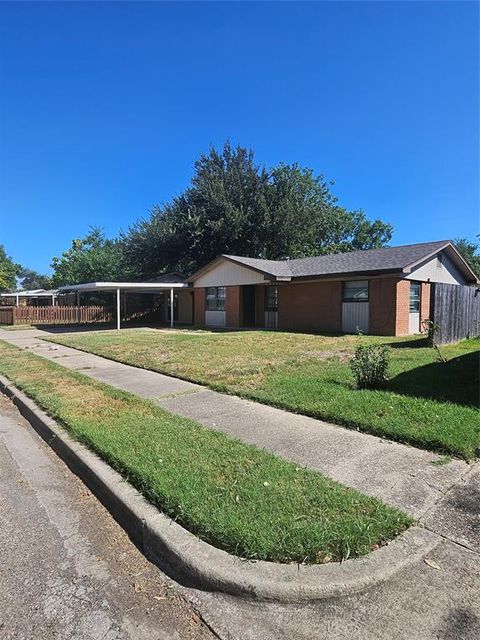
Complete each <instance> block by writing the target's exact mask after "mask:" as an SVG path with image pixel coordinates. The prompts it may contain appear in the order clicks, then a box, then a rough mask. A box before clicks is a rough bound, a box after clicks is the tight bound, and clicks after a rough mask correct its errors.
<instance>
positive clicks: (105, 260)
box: [51, 227, 123, 287]
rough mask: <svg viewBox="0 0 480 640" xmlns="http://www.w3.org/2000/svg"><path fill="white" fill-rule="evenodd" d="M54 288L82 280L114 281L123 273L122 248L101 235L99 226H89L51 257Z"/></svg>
mask: <svg viewBox="0 0 480 640" xmlns="http://www.w3.org/2000/svg"><path fill="white" fill-rule="evenodd" d="M51 266H52V268H53V275H52V279H51V284H52V286H54V287H58V286H62V285H69V284H79V283H82V282H94V281H107V280H118V279H119V278H121V277H122V275H123V262H122V248H121V246H120V244H119V242H117V241H116V240H109V239H108V238H106V237H105V234H104V233H103V231H102V229H100V228H98V227H92V228H91V230H90V232H89V233H88V234H87V235H86V236H85V237H84V238H79V239H75V240H73V242H72V245H71V247H70V248H69V249H67V251H64V252H63V253H62V255H61V256H60V257H55V258H53V259H52V265H51Z"/></svg>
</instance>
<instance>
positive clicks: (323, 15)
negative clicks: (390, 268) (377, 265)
mask: <svg viewBox="0 0 480 640" xmlns="http://www.w3.org/2000/svg"><path fill="white" fill-rule="evenodd" d="M0 24H1V27H0V28H1V72H0V73H1V77H0V80H1V91H2V94H1V111H0V126H1V151H0V172H1V173H0V216H1V217H0V242H1V243H3V244H4V245H5V247H6V249H7V252H8V253H9V254H10V255H11V256H12V257H14V258H15V259H16V260H17V261H19V262H21V263H22V264H24V265H26V266H29V267H30V268H34V269H36V270H40V271H47V270H48V267H49V263H50V259H51V257H52V256H53V255H58V254H59V253H60V252H61V251H63V250H64V249H66V248H67V247H68V245H69V244H70V241H71V239H72V238H74V237H80V236H82V235H83V234H85V233H86V231H87V230H88V227H89V226H90V225H100V226H103V227H105V230H106V232H107V233H108V234H109V235H114V234H116V233H117V232H118V231H119V230H120V229H122V228H123V229H126V228H127V227H128V226H129V224H131V223H132V222H133V221H134V220H135V219H137V218H139V217H142V216H145V215H146V214H147V211H148V209H149V208H150V207H151V206H152V205H153V204H155V203H161V202H165V201H167V200H168V199H169V198H171V197H172V196H173V195H175V194H177V193H179V192H180V191H181V190H182V189H183V188H184V187H185V186H186V185H187V183H188V181H189V179H190V176H191V174H192V165H193V162H194V160H195V159H196V158H197V157H198V155H199V154H200V153H201V152H202V151H206V150H207V149H208V147H209V145H210V144H211V143H213V144H215V145H221V144H222V143H223V141H224V140H225V139H226V138H230V140H231V141H232V142H234V143H237V142H238V143H240V144H242V145H245V146H251V147H252V148H253V149H254V150H255V152H256V157H257V160H258V161H262V162H264V163H266V164H267V165H269V164H273V163H277V162H280V161H283V162H294V161H298V162H299V163H300V164H302V165H305V166H308V167H312V168H313V169H314V170H315V171H316V172H318V173H323V174H324V175H325V176H326V177H327V178H329V179H334V180H335V186H334V192H335V193H336V195H338V196H339V198H340V202H341V203H342V204H343V205H344V206H346V207H350V208H362V209H364V210H365V212H366V213H367V215H368V216H370V217H380V218H382V219H384V220H387V221H390V222H391V223H393V224H394V226H395V234H394V238H393V243H394V244H404V243H409V242H421V241H426V240H434V239H443V238H451V237H455V236H460V235H465V236H470V237H472V238H473V237H474V235H475V234H476V233H477V229H478V207H479V193H478V189H479V186H478V182H479V160H478V143H479V121H478V109H479V103H478V71H479V70H478V47H479V43H478V4H476V3H474V2H470V3H463V2H451V3H450V2H425V3H420V2H404V3H396V2H387V1H385V2H376V3H366V2H354V3H347V2H326V3H313V2H310V3H305V4H304V3H300V2H292V3H286V2H282V3H272V2H269V3H259V4H257V3H254V2H245V3H241V4H236V3H231V2H225V3H202V2H195V3H192V4H190V3H181V2H180V3H160V2H150V3H141V2H135V3H126V2H122V3H111V2H105V3H98V4H97V3H69V2H62V3H42V2H40V3H32V4H29V3H23V2H19V3H1V5H0Z"/></svg>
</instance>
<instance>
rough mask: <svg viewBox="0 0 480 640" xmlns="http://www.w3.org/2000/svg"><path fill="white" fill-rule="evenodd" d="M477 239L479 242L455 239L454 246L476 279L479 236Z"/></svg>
mask: <svg viewBox="0 0 480 640" xmlns="http://www.w3.org/2000/svg"><path fill="white" fill-rule="evenodd" d="M477 239H478V241H479V242H471V241H470V240H468V238H456V239H455V246H456V247H457V249H458V250H459V251H460V253H461V254H462V256H463V257H464V258H465V260H466V261H467V262H468V264H469V265H470V266H471V268H472V271H473V272H474V273H475V275H476V276H477V278H478V277H480V244H479V243H480V234H479V235H477Z"/></svg>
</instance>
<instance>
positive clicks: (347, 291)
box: [342, 280, 368, 302]
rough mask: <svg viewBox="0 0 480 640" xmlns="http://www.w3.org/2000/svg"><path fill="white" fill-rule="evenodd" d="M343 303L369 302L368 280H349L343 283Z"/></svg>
mask: <svg viewBox="0 0 480 640" xmlns="http://www.w3.org/2000/svg"><path fill="white" fill-rule="evenodd" d="M342 301H343V302H368V280H349V281H347V282H344V283H343V290H342Z"/></svg>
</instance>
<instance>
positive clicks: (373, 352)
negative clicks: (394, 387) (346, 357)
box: [350, 344, 390, 389]
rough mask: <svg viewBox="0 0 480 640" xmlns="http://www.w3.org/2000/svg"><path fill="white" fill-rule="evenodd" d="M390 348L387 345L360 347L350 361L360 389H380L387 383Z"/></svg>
mask: <svg viewBox="0 0 480 640" xmlns="http://www.w3.org/2000/svg"><path fill="white" fill-rule="evenodd" d="M389 362H390V348H389V347H387V346H385V345H374V344H372V345H360V346H358V347H357V348H356V349H355V355H354V356H353V358H352V359H351V361H350V367H351V368H352V372H353V375H354V376H355V381H356V383H357V387H358V388H359V389H378V388H379V387H381V386H382V385H384V384H385V382H386V381H387V376H388V365H389Z"/></svg>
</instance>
